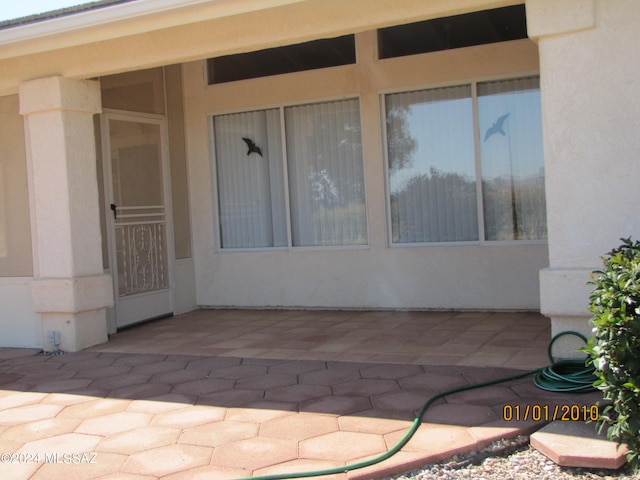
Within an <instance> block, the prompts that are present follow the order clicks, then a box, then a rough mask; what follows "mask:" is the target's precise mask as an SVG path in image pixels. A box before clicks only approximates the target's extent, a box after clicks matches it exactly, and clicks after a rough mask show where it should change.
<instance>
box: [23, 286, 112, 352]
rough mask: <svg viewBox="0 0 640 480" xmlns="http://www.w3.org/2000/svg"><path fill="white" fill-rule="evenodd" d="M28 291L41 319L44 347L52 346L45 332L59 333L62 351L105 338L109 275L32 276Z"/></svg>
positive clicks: (109, 291)
mask: <svg viewBox="0 0 640 480" xmlns="http://www.w3.org/2000/svg"><path fill="white" fill-rule="evenodd" d="M31 295H32V297H33V306H34V310H35V311H36V312H37V313H39V314H40V318H41V320H42V344H43V346H44V350H45V351H48V352H51V351H54V350H56V346H55V345H52V344H51V343H50V342H49V332H59V333H60V344H59V345H58V347H57V348H58V349H60V350H64V351H65V352H76V351H78V350H82V349H83V348H87V347H90V346H92V345H97V344H100V343H106V342H107V340H108V335H107V307H111V306H113V284H112V282H111V276H110V275H104V274H99V275H90V276H85V277H75V278H45V279H35V280H34V281H33V283H32V284H31Z"/></svg>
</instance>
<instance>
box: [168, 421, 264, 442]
mask: <svg viewBox="0 0 640 480" xmlns="http://www.w3.org/2000/svg"><path fill="white" fill-rule="evenodd" d="M258 427H259V426H258V424H257V423H248V422H231V421H224V422H215V423H208V424H206V425H200V426H198V427H192V428H187V429H186V430H185V431H184V433H183V434H182V435H180V440H179V441H178V443H184V444H189V445H202V446H205V447H218V446H220V445H224V444H225V443H230V442H235V441H238V440H245V439H247V438H252V437H257V436H258Z"/></svg>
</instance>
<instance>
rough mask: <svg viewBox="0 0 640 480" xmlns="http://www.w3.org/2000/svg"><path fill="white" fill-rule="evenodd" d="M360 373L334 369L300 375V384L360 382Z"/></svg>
mask: <svg viewBox="0 0 640 480" xmlns="http://www.w3.org/2000/svg"><path fill="white" fill-rule="evenodd" d="M360 378H361V377H360V372H358V371H357V370H351V369H340V368H335V367H334V368H332V369H328V370H317V371H315V372H309V373H303V374H302V375H300V383H301V384H306V385H335V384H336V383H342V382H350V381H354V380H359V379H360Z"/></svg>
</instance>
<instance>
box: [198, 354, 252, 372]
mask: <svg viewBox="0 0 640 480" xmlns="http://www.w3.org/2000/svg"><path fill="white" fill-rule="evenodd" d="M241 361H242V360H241V359H240V358H236V357H206V358H199V359H197V360H191V361H190V362H189V364H188V369H194V370H205V371H208V372H210V371H211V370H219V369H221V368H228V367H234V366H237V365H240V362H241Z"/></svg>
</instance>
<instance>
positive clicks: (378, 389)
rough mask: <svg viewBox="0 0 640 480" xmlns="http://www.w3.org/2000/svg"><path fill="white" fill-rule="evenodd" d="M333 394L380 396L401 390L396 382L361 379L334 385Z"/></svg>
mask: <svg viewBox="0 0 640 480" xmlns="http://www.w3.org/2000/svg"><path fill="white" fill-rule="evenodd" d="M332 388H333V393H334V394H336V395H360V396H369V395H378V394H381V393H387V392H394V391H398V390H400V387H399V386H398V383H397V382H396V381H395V380H380V379H373V378H361V379H358V380H353V381H350V382H344V383H339V384H337V385H333V387H332Z"/></svg>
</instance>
